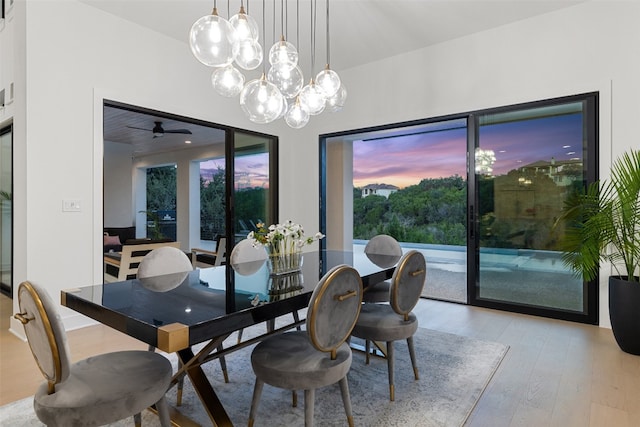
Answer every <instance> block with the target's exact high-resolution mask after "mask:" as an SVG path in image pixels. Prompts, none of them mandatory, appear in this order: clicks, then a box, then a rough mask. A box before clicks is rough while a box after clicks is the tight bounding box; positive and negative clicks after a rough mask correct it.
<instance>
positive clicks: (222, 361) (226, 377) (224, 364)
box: [218, 344, 229, 383]
mask: <svg viewBox="0 0 640 427" xmlns="http://www.w3.org/2000/svg"><path fill="white" fill-rule="evenodd" d="M222 350H223V347H222V344H220V345H219V346H218V351H222ZM218 360H220V369H222V376H224V382H225V383H228V382H229V374H228V373H227V361H226V360H225V359H224V356H222V357H221V358H219V359H218Z"/></svg>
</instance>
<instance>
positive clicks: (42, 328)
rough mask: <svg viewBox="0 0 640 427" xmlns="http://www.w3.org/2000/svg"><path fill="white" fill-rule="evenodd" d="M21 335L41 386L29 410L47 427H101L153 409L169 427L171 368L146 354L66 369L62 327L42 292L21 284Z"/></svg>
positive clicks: (117, 355)
mask: <svg viewBox="0 0 640 427" xmlns="http://www.w3.org/2000/svg"><path fill="white" fill-rule="evenodd" d="M18 301H19V306H20V313H18V314H16V315H14V317H15V318H16V319H18V320H20V322H22V324H23V325H24V331H25V334H26V335H27V339H28V341H29V346H30V347H31V351H32V353H33V356H34V358H35V359H36V363H37V364H38V367H39V368H40V370H41V372H42V374H43V375H44V377H45V378H46V380H47V381H45V382H44V383H43V384H42V385H41V386H40V387H39V388H38V389H37V391H36V393H35V396H34V404H33V407H34V409H35V413H36V415H37V417H38V418H39V419H40V421H42V422H43V423H44V424H46V425H48V426H62V427H75V426H101V425H105V424H109V423H112V422H115V421H118V420H121V419H124V418H127V417H130V416H132V415H133V416H134V420H135V424H136V426H140V423H141V417H140V413H141V412H142V411H143V410H144V409H145V408H147V407H149V406H151V405H154V404H155V405H156V408H157V410H158V414H159V416H160V423H161V425H162V426H163V427H170V425H171V420H170V419H169V408H168V406H167V403H166V401H165V397H164V396H165V393H166V391H167V389H168V388H169V384H170V382H171V376H172V368H171V363H170V362H169V360H167V359H166V358H165V357H164V356H162V355H160V354H156V353H151V352H148V351H139V350H138V351H119V352H113V353H106V354H101V355H98V356H92V357H89V358H87V359H84V360H81V361H79V362H77V363H73V364H72V363H71V356H70V354H69V348H68V344H67V338H66V333H65V330H64V326H63V324H62V321H61V319H60V315H59V314H58V312H57V308H56V307H55V304H54V303H53V301H52V299H51V298H50V297H49V294H48V293H47V291H46V290H44V289H42V288H41V287H39V286H37V285H35V284H32V283H30V282H23V283H21V284H20V287H19V289H18Z"/></svg>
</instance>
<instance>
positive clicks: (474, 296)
mask: <svg viewBox="0 0 640 427" xmlns="http://www.w3.org/2000/svg"><path fill="white" fill-rule="evenodd" d="M597 101H598V98H597V94H583V95H576V96H571V97H563V98H557V99H551V100H545V101H539V102H532V103H527V104H520V105H512V106H508V107H499V108H492V109H488V110H482V111H478V112H472V113H461V114H458V115H452V116H448V117H441V118H436V119H425V120H423V121H419V122H413V123H409V124H408V123H403V124H398V125H395V126H394V125H387V126H383V127H377V128H371V129H366V130H362V129H360V130H358V131H354V132H343V133H339V134H333V135H326V136H323V137H321V138H320V170H321V177H320V178H321V179H320V194H321V200H322V203H321V206H320V220H321V223H320V229H321V230H323V231H324V232H325V233H326V234H327V238H326V239H324V240H323V241H322V242H321V244H322V245H323V246H324V247H326V248H328V249H341V250H345V249H351V248H353V250H354V251H359V250H362V248H363V247H364V245H365V244H366V242H367V241H368V239H370V238H371V237H372V236H374V235H376V234H389V235H392V236H393V237H395V238H396V239H397V240H399V241H400V244H401V246H402V247H403V250H405V251H406V250H409V249H418V250H420V251H422V252H423V253H424V254H425V256H426V259H427V269H428V272H427V282H426V284H425V288H424V292H423V295H422V296H423V297H427V298H434V299H441V300H447V301H453V302H460V303H468V304H472V305H478V306H485V307H491V308H499V309H504V310H510V311H515V312H520V313H528V314H535V315H541V316H547V317H554V318H561V319H567V320H573V321H579V322H585V323H596V322H597V314H598V313H597V308H598V306H597V287H596V284H595V283H583V281H582V280H581V279H580V278H576V277H574V276H573V274H572V273H571V272H570V271H569V269H567V268H566V267H564V265H563V263H562V260H561V251H560V250H559V247H560V245H559V243H560V242H561V241H562V239H563V228H562V224H559V225H558V224H556V221H557V219H558V217H559V216H560V213H561V210H562V208H563V203H564V200H566V199H567V197H569V196H570V195H571V194H572V193H573V192H575V191H580V190H581V189H582V188H584V186H585V185H586V184H588V183H589V182H593V181H594V180H595V179H596V170H597V158H596V153H597Z"/></svg>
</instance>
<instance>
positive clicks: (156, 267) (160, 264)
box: [137, 246, 229, 406]
mask: <svg viewBox="0 0 640 427" xmlns="http://www.w3.org/2000/svg"><path fill="white" fill-rule="evenodd" d="M193 268H194V267H193V264H192V263H191V260H190V259H189V257H188V256H187V255H186V254H185V253H184V252H182V251H181V250H180V249H178V248H175V247H171V246H163V247H159V248H157V249H154V250H152V251H151V252H149V253H148V254H147V255H145V256H144V258H142V260H141V261H140V265H139V266H138V272H137V279H138V280H139V281H140V283H141V284H142V285H143V286H144V287H146V288H147V289H151V290H153V291H154V292H167V291H170V290H171V289H174V288H176V287H178V286H180V284H181V283H182V282H183V281H184V279H185V278H186V276H187V274H184V275H177V273H186V272H189V271H192V270H193ZM222 349H223V347H222V344H220V346H218V351H222ZM149 351H155V347H153V346H149ZM218 360H219V361H220V368H221V369H222V375H223V377H224V382H225V383H228V382H229V374H228V373H227V362H226V360H225V358H224V356H222V357H220V358H218ZM183 389H184V376H183V377H181V378H180V380H179V381H178V386H177V392H176V403H177V405H178V406H180V405H181V404H182V392H183Z"/></svg>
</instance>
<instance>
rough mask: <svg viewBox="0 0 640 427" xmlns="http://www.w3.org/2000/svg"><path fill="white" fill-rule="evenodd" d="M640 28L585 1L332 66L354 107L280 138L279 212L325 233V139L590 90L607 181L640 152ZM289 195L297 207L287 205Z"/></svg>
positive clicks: (631, 12)
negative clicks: (320, 146)
mask: <svg viewBox="0 0 640 427" xmlns="http://www.w3.org/2000/svg"><path fill="white" fill-rule="evenodd" d="M639 19H640V3H639V2H628V1H627V2H625V1H621V2H618V1H607V2H600V1H596V2H587V3H583V4H579V5H577V6H574V7H570V8H566V9H562V10H560V11H557V12H553V13H550V14H547V15H543V16H539V17H536V18H533V19H529V20H525V21H521V22H518V23H514V24H511V25H505V26H502V27H499V28H495V29H492V30H489V31H485V32H482V33H478V34H474V35H471V36H468V37H464V38H460V39H457V40H453V41H450V42H447V43H442V44H439V45H436V46H433V47H429V48H425V49H422V50H419V51H414V52H411V53H408V54H404V55H399V56H397V57H394V58H389V59H387V60H384V61H380V62H376V63H371V64H367V65H365V66H362V67H358V68H354V69H350V70H340V64H332V68H334V69H336V70H337V71H338V72H339V73H340V76H341V77H342V78H343V80H344V81H345V82H346V86H347V89H348V93H349V97H348V99H347V103H346V105H345V108H344V109H343V111H342V112H340V113H336V114H323V115H321V116H318V117H312V120H311V122H310V125H309V126H308V127H306V128H304V129H302V130H301V131H299V132H297V133H292V132H287V133H285V134H283V135H282V137H281V146H282V150H281V161H280V164H281V165H286V166H284V167H283V168H281V173H280V179H281V181H280V182H281V184H280V185H281V186H280V194H281V195H283V197H281V203H280V211H281V212H282V213H283V215H285V216H287V217H293V218H295V219H296V220H297V221H300V222H301V223H303V224H305V226H306V227H307V228H308V229H312V228H313V227H312V225H313V224H318V221H319V220H318V211H317V209H315V206H317V200H318V199H317V188H318V178H317V176H318V174H317V169H318V162H317V151H318V150H317V142H316V141H317V135H318V134H323V133H330V132H338V131H342V130H349V129H359V128H364V127H368V126H376V125H381V124H387V123H396V122H402V121H407V120H413V119H421V118H426V117H437V116H441V115H446V114H454V113H461V112H466V111H472V110H477V109H483V108H491V107H497V106H503V105H511V104H516V103H521V102H528V101H536V100H541V99H546V98H554V97H560V96H564V95H572V94H577V93H584V92H591V91H599V92H600V123H599V124H600V129H599V130H600V176H601V177H602V178H606V177H607V176H608V170H609V167H610V165H611V161H612V159H614V158H616V157H617V156H618V155H619V154H620V153H622V152H623V151H625V150H628V149H629V148H632V147H634V148H638V147H640V140H639V139H638V137H637V136H636V134H637V125H636V123H637V117H638V116H639V113H640V103H639V102H638V99H640V79H639V78H638V76H640V53H638V52H639V49H638V46H639V43H640V25H638V20H639ZM300 159H305V161H304V162H303V161H301V160H300ZM301 177H309V178H308V179H305V180H304V181H303V182H301V180H300V178H301ZM292 193H295V194H296V195H297V198H296V200H295V201H294V200H292V199H287V198H286V197H284V195H286V194H292ZM310 207H314V208H310ZM608 272H609V271H608V268H604V269H603V270H602V274H601V276H602V277H601V283H600V325H601V326H609V315H608V300H607V276H608Z"/></svg>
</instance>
